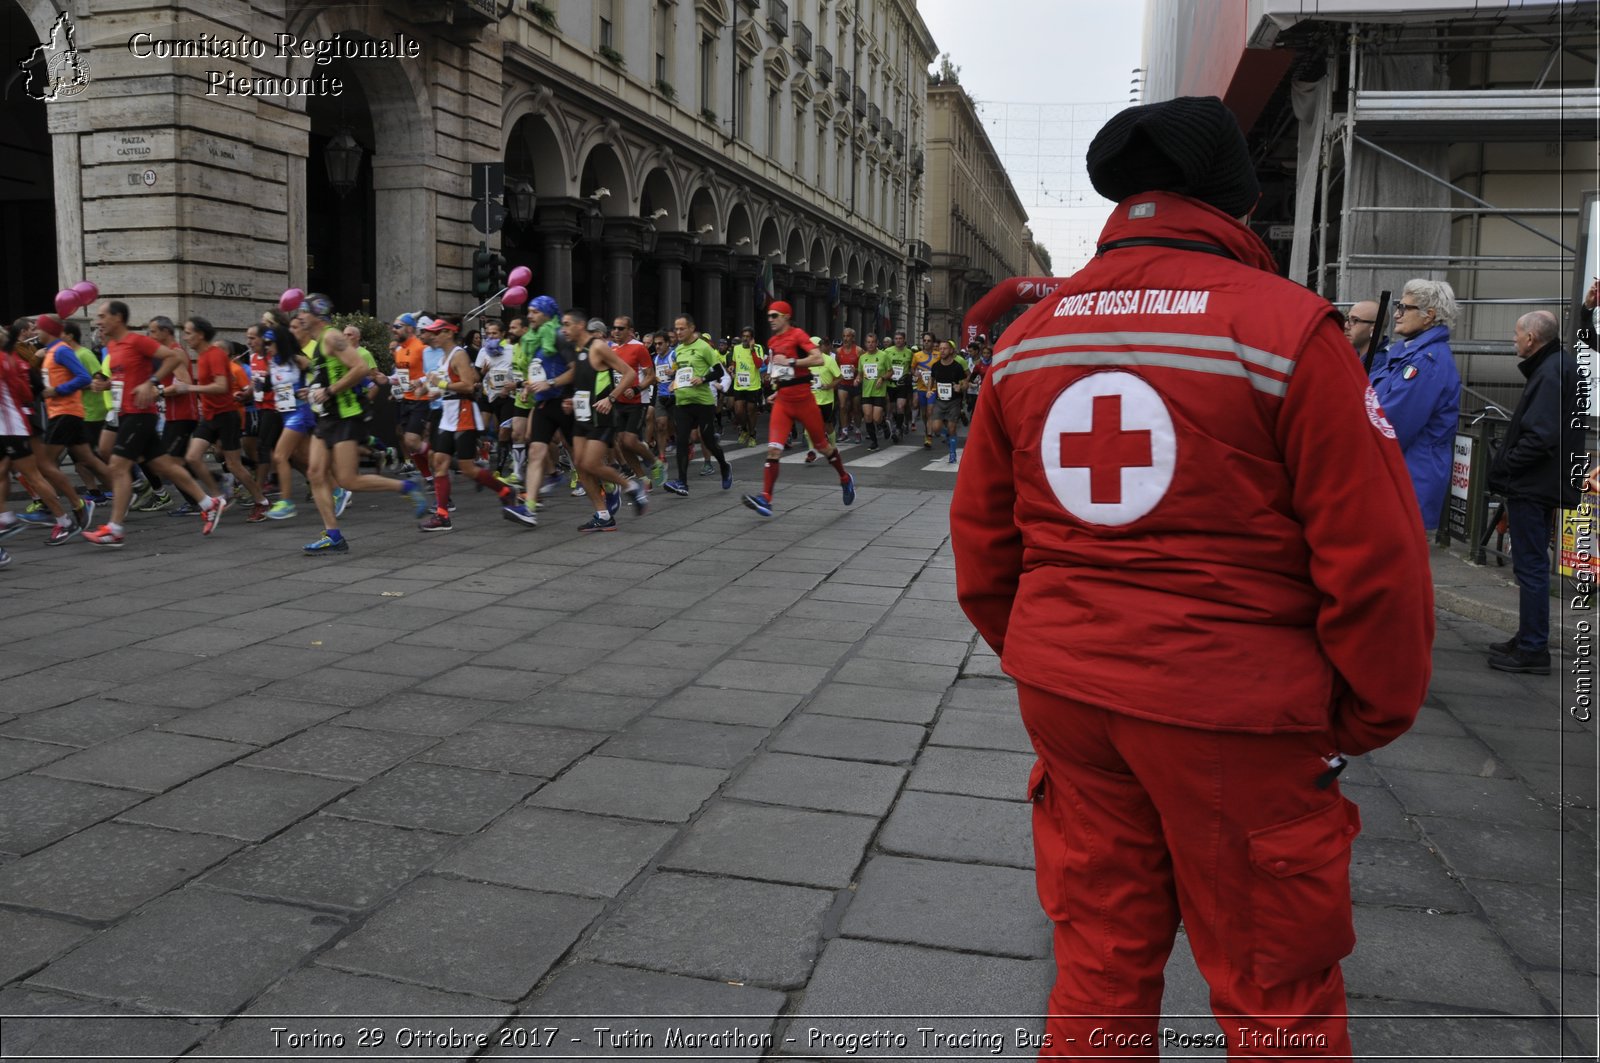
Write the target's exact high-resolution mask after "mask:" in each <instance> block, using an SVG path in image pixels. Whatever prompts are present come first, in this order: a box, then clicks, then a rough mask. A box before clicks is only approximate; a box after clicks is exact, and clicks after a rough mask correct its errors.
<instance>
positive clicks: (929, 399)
mask: <svg viewBox="0 0 1600 1063" xmlns="http://www.w3.org/2000/svg"><path fill="white" fill-rule="evenodd" d="M922 342H923V346H922V347H921V349H919V350H916V351H913V352H912V354H911V372H912V374H913V375H914V376H915V377H916V388H917V410H918V412H919V413H920V414H921V416H922V449H923V450H932V449H933V433H932V432H931V431H930V430H929V427H928V412H929V410H930V409H932V406H933V373H932V369H933V363H934V361H935V360H936V359H937V358H938V357H939V345H938V343H937V341H935V340H934V338H933V333H931V332H927V333H924V334H923V336H922Z"/></svg>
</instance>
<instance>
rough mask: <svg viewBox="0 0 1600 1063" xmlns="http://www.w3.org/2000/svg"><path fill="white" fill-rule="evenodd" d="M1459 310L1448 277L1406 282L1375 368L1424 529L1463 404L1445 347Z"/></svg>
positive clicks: (1433, 514) (1446, 473)
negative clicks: (1391, 335)
mask: <svg viewBox="0 0 1600 1063" xmlns="http://www.w3.org/2000/svg"><path fill="white" fill-rule="evenodd" d="M1456 309H1457V305H1456V293H1455V292H1454V291H1453V290H1452V289H1451V287H1450V285H1449V284H1447V283H1446V282H1444V281H1434V280H1423V279H1421V278H1418V279H1416V280H1409V281H1407V282H1406V286H1405V288H1404V289H1403V290H1402V291H1401V293H1400V298H1399V299H1398V300H1397V301H1396V302H1395V304H1394V341H1393V342H1392V343H1390V344H1389V349H1388V351H1387V352H1386V354H1387V357H1386V358H1383V359H1382V360H1381V361H1379V362H1377V363H1375V364H1374V365H1373V367H1372V390H1373V391H1374V392H1376V393H1377V396H1378V404H1379V405H1380V406H1382V407H1383V413H1384V416H1385V417H1387V418H1388V421H1389V424H1390V425H1392V426H1393V427H1394V434H1395V439H1396V441H1397V442H1399V444H1400V450H1401V452H1402V453H1403V454H1404V455H1405V459H1406V468H1407V469H1408V470H1410V472H1411V486H1412V488H1413V489H1414V490H1415V491H1416V493H1417V504H1418V505H1419V506H1420V507H1421V509H1422V526H1423V527H1424V528H1426V529H1427V530H1428V531H1433V530H1434V529H1435V528H1437V527H1438V526H1439V516H1440V513H1441V512H1442V511H1443V509H1444V499H1445V492H1446V491H1447V490H1448V489H1449V486H1450V454H1451V447H1452V445H1453V444H1454V442H1455V434H1456V415H1457V412H1458V411H1459V409H1460V406H1461V373H1460V372H1459V371H1458V370H1457V369H1456V359H1455V355H1454V354H1453V353H1452V352H1451V350H1450V326H1451V325H1453V324H1455V320H1456Z"/></svg>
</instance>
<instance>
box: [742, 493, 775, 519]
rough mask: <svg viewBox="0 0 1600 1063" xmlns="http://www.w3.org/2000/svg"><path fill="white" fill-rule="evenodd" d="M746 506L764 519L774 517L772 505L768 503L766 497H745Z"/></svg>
mask: <svg viewBox="0 0 1600 1063" xmlns="http://www.w3.org/2000/svg"><path fill="white" fill-rule="evenodd" d="M744 504H745V505H746V506H748V507H750V508H751V509H753V510H755V511H756V512H757V513H759V514H761V515H762V516H763V517H770V516H772V503H771V502H769V501H767V496H766V495H745V496H744Z"/></svg>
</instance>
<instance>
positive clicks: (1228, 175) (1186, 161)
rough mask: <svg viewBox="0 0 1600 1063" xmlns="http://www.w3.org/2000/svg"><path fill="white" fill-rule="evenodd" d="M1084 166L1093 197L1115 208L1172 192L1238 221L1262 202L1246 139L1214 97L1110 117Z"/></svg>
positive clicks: (1190, 98) (1182, 100) (1155, 105)
mask: <svg viewBox="0 0 1600 1063" xmlns="http://www.w3.org/2000/svg"><path fill="white" fill-rule="evenodd" d="M1087 162H1088V165H1089V182H1090V183H1091V184H1093V185H1094V190H1095V191H1096V192H1099V193H1100V194H1101V195H1102V196H1105V197H1106V198H1107V199H1110V200H1113V201H1115V202H1117V203H1121V202H1122V201H1123V200H1124V199H1127V198H1128V197H1129V196H1136V195H1138V194H1139V193H1140V192H1176V193H1178V194H1179V195H1184V196H1189V197H1191V198H1194V199H1198V200H1200V201H1201V202H1202V203H1209V204H1211V205H1212V206H1213V207H1216V208H1217V209H1218V210H1220V211H1222V212H1223V213H1224V214H1227V215H1229V216H1230V217H1234V218H1237V217H1241V216H1243V215H1245V214H1248V213H1250V211H1252V210H1254V209H1255V205H1256V201H1257V200H1258V199H1260V198H1261V185H1260V183H1259V182H1258V181H1257V180H1256V174H1255V169H1254V168H1253V167H1252V166H1251V164H1250V149H1249V148H1248V147H1247V146H1246V145H1245V142H1244V133H1243V131H1241V130H1240V129H1239V122H1238V120H1237V119H1236V118H1234V116H1233V112H1232V111H1230V110H1228V108H1227V107H1226V106H1225V105H1224V104H1223V102H1222V101H1221V100H1219V99H1217V97H1215V96H1180V97H1178V98H1177V99H1174V100H1164V101H1162V102H1161V103H1148V104H1145V105H1144V106H1142V107H1129V108H1128V109H1127V110H1125V111H1121V112H1119V113H1117V114H1115V115H1113V116H1112V118H1111V120H1110V121H1109V122H1107V123H1106V124H1105V126H1104V128H1102V129H1101V130H1100V132H1098V133H1096V134H1095V138H1094V140H1093V142H1091V143H1090V144H1089V155H1088V159H1087Z"/></svg>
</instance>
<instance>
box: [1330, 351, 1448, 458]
mask: <svg viewBox="0 0 1600 1063" xmlns="http://www.w3.org/2000/svg"><path fill="white" fill-rule="evenodd" d="M1347 346H1348V344H1347ZM1418 354H1419V357H1418V358H1417V359H1416V361H1414V362H1413V361H1410V360H1407V359H1403V358H1400V359H1397V360H1396V361H1395V364H1394V365H1393V366H1391V367H1390V371H1389V373H1388V375H1387V376H1385V377H1384V378H1383V379H1382V380H1380V381H1378V383H1377V384H1375V385H1373V389H1374V390H1375V391H1376V392H1377V394H1378V402H1379V404H1380V405H1381V406H1382V407H1383V412H1384V415H1385V416H1387V417H1388V418H1389V423H1390V424H1391V425H1393V426H1394V434H1395V437H1396V441H1397V442H1398V443H1399V444H1400V449H1401V450H1402V451H1403V450H1405V449H1406V448H1407V447H1409V446H1410V445H1411V444H1412V443H1414V442H1415V441H1416V439H1417V437H1418V436H1420V435H1421V434H1422V430H1423V429H1424V428H1426V427H1427V425H1428V420H1429V419H1430V418H1431V417H1432V416H1433V411H1434V408H1435V407H1436V406H1438V405H1439V374H1438V373H1437V372H1435V368H1436V367H1435V365H1434V364H1433V363H1431V362H1429V361H1428V360H1427V359H1426V358H1423V357H1420V352H1418ZM1436 355H1437V352H1436ZM1444 356H1445V357H1449V356H1450V355H1449V352H1448V351H1446V352H1444ZM1407 365H1415V366H1417V367H1418V370H1419V372H1418V373H1417V375H1416V376H1414V377H1412V378H1411V379H1410V380H1406V379H1405V377H1404V375H1403V374H1404V372H1405V367H1406V366H1407Z"/></svg>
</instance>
